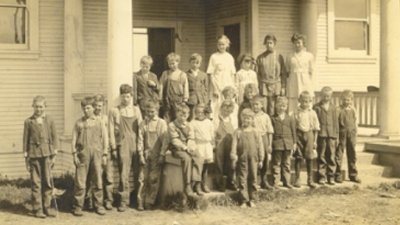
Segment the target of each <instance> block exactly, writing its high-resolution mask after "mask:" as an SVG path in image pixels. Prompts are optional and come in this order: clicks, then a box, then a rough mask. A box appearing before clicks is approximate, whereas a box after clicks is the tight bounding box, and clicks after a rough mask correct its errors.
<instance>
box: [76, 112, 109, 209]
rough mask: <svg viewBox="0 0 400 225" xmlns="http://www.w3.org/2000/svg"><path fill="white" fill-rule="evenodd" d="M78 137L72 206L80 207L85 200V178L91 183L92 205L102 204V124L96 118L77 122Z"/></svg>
mask: <svg viewBox="0 0 400 225" xmlns="http://www.w3.org/2000/svg"><path fill="white" fill-rule="evenodd" d="M78 129H79V131H78V138H77V142H76V149H77V154H78V155H77V156H78V158H79V162H80V164H79V165H77V167H76V174H75V190H74V201H75V202H74V206H75V208H82V207H83V203H84V200H85V192H86V184H87V182H86V181H87V179H88V176H89V179H90V180H91V182H90V183H91V185H93V188H92V193H93V198H94V202H93V203H94V207H95V208H99V207H101V206H102V205H103V190H102V189H103V184H102V179H101V175H102V172H103V171H102V167H101V159H102V156H103V146H102V143H103V142H102V124H101V121H100V120H97V119H91V118H89V119H87V120H86V121H84V122H82V123H80V124H78Z"/></svg>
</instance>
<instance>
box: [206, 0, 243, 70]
mask: <svg viewBox="0 0 400 225" xmlns="http://www.w3.org/2000/svg"><path fill="white" fill-rule="evenodd" d="M205 3H206V5H205V7H206V13H205V17H206V18H205V23H206V56H207V57H206V59H207V61H206V62H208V59H209V57H210V56H211V54H212V53H214V52H215V51H216V49H217V40H216V38H217V36H218V35H219V34H218V27H217V26H218V21H219V20H221V19H227V18H233V17H244V20H245V21H244V30H245V41H244V43H245V47H244V48H245V51H246V52H249V51H250V45H249V32H248V30H249V28H248V27H249V7H250V1H248V0H234V1H232V0H219V1H215V0H206V1H205Z"/></svg>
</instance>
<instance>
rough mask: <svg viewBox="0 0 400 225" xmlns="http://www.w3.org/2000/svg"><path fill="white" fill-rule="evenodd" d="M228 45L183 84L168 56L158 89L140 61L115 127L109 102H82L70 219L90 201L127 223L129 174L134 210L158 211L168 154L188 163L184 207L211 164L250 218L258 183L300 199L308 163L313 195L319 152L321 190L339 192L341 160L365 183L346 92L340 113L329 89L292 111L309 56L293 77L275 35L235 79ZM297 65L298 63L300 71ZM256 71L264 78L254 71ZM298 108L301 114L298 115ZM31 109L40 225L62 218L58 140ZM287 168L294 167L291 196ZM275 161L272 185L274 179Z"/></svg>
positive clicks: (195, 64)
mask: <svg viewBox="0 0 400 225" xmlns="http://www.w3.org/2000/svg"><path fill="white" fill-rule="evenodd" d="M292 41H293V43H294V44H295V46H297V44H298V43H297V42H301V43H300V44H301V45H303V42H304V37H303V36H301V35H300V36H299V35H297V36H296V35H294V36H293V38H292ZM229 44H230V42H229V39H228V38H227V37H226V36H224V35H222V36H221V37H219V38H218V43H217V49H218V51H217V52H216V53H214V54H213V55H212V56H211V57H210V62H209V65H208V69H207V73H205V72H202V71H201V70H200V67H201V61H202V57H201V56H200V55H199V54H196V53H195V54H193V55H192V56H191V57H190V59H189V62H190V69H189V70H188V71H187V72H183V71H182V70H180V69H179V62H180V56H179V55H178V54H175V53H170V54H169V55H168V56H167V58H166V60H167V63H168V67H169V69H168V70H166V71H164V72H163V74H162V75H161V77H160V79H159V80H158V79H157V76H156V75H155V74H153V73H152V72H151V71H150V69H151V65H152V58H151V57H150V56H144V57H142V59H141V62H140V65H141V70H140V71H139V72H138V73H135V74H134V75H133V81H132V85H130V84H122V85H121V86H120V103H119V105H118V106H116V107H111V109H110V111H109V113H108V115H104V114H103V107H104V104H105V99H104V97H103V96H101V95H96V96H94V97H85V98H84V99H83V100H82V101H81V107H82V111H83V117H82V118H80V119H78V120H77V122H76V123H75V126H74V129H73V135H72V154H73V159H74V163H75V166H76V173H75V188H74V203H73V214H74V215H76V216H82V215H83V213H82V208H83V205H84V201H85V196H86V195H87V196H89V198H90V199H93V203H92V204H93V207H94V209H95V211H96V212H97V213H98V214H100V215H104V214H105V212H106V211H105V210H106V209H107V210H111V209H112V208H113V205H116V206H117V209H118V211H121V212H123V211H125V210H126V208H127V206H128V205H129V204H130V193H131V190H130V183H129V177H130V174H131V172H132V171H133V176H134V186H135V187H134V189H135V193H136V194H137V195H136V197H137V208H138V210H144V209H151V208H153V207H154V206H155V204H156V203H157V196H158V193H159V189H160V178H161V174H162V173H161V172H162V169H163V164H164V163H165V157H166V154H171V155H172V156H173V157H176V158H178V159H180V160H181V162H182V163H181V166H182V175H183V178H182V179H183V183H184V192H185V194H186V195H188V196H191V195H194V194H197V195H200V196H201V195H204V193H208V192H210V188H209V187H208V186H207V183H206V181H207V174H208V170H209V167H210V164H212V163H215V164H216V168H218V171H219V178H220V179H219V187H220V188H221V189H225V188H229V189H233V190H237V191H239V193H240V196H241V202H240V204H241V206H242V207H246V206H250V207H253V206H254V201H253V200H254V194H255V192H256V191H257V189H258V188H259V184H258V182H257V177H258V175H260V177H261V182H260V186H261V188H265V189H273V188H277V187H278V185H279V183H280V181H281V180H282V181H283V185H284V186H285V187H287V188H293V186H295V187H300V186H301V182H300V170H301V164H302V161H303V160H304V159H305V161H306V168H307V176H308V178H307V184H308V186H310V187H311V188H315V187H316V185H315V184H314V182H313V174H312V172H313V164H312V162H313V159H314V158H315V153H314V149H316V150H317V153H318V156H317V164H318V165H317V166H318V175H319V176H318V183H319V184H321V185H324V184H325V183H326V181H327V182H328V184H334V183H335V182H337V183H341V182H342V180H343V179H342V177H341V158H342V155H343V151H344V149H345V148H347V156H348V161H349V178H350V180H351V181H355V182H361V181H360V179H359V178H358V176H357V169H356V166H355V162H356V156H355V149H354V146H355V138H356V132H357V125H356V114H355V110H354V108H353V106H352V98H353V95H352V93H351V91H347V90H346V91H344V92H343V96H342V100H343V104H342V105H341V106H340V107H339V108H338V107H337V106H335V105H333V104H332V102H331V97H332V89H331V88H329V87H324V88H323V89H322V91H321V101H320V102H319V103H317V104H316V105H315V106H314V107H313V109H312V108H311V105H312V102H313V92H311V91H309V88H305V89H304V88H302V86H301V85H300V86H299V87H296V88H297V89H299V90H297V91H300V93H299V95H298V99H296V104H293V103H290V100H291V99H290V98H291V96H289V98H288V97H286V96H285V95H286V94H287V93H289V92H291V91H289V90H290V89H291V88H292V86H289V85H286V83H287V82H286V81H287V80H290V79H294V78H292V77H293V76H300V78H299V77H298V78H296V79H301V80H304V79H303V78H301V76H305V75H304V74H299V73H300V72H301V71H300V69H299V68H297V67H296V66H303V67H304V66H305V67H307V68H308V72H307V74H308V76H309V77H308V79H309V80H312V65H311V64H309V63H311V61H312V60H310V59H311V58H312V57H311V56H310V55H308V54H306V59H304V60H303V59H299V58H301V57H302V56H299V55H298V54H295V55H294V56H293V57H294V58H293V59H292V58H289V59H290V60H292V61H293V62H294V65H291V67H290V66H285V64H284V60H283V57H282V56H281V55H280V54H278V53H277V52H276V51H275V50H274V47H275V44H276V38H275V36H274V35H267V36H266V38H265V40H264V44H265V46H266V51H265V52H264V53H262V54H261V55H260V56H259V57H258V58H257V60H254V59H253V57H252V56H251V55H249V54H245V55H242V56H241V57H239V61H240V65H241V69H240V70H239V71H238V72H237V73H236V69H235V66H234V59H233V57H232V56H231V55H230V54H229V53H228V52H227V48H228V47H229ZM304 54H305V53H304ZM290 60H289V61H290ZM296 60H297V61H296ZM299 60H300V61H301V62H302V63H299V65H295V64H296V63H298V62H299ZM307 63H308V64H307ZM254 64H255V65H256V66H255V70H256V71H257V72H256V71H254V70H253V69H252V68H253V67H254ZM289 64H291V63H290V62H289ZM290 71H291V72H290ZM299 71H300V72H299ZM302 71H304V70H302ZM287 74H289V77H288V76H287ZM291 76H292V77H291ZM307 82H308V81H307ZM307 82H306V83H305V85H309V86H312V83H310V82H312V81H310V82H308V83H307ZM286 90H287V91H286ZM297 100H298V103H299V106H297ZM160 103H161V104H160ZM290 104H293V106H295V107H292V108H290ZM288 106H289V110H288ZM33 108H34V114H33V116H31V117H30V118H28V119H27V120H26V121H25V127H24V156H25V157H26V162H27V163H26V165H27V167H29V170H30V172H31V178H32V181H33V183H32V184H33V185H32V193H33V195H32V196H33V200H34V204H33V205H34V208H33V210H34V212H35V216H36V217H39V218H44V217H46V216H55V213H54V211H52V209H51V207H50V202H49V199H51V196H50V195H51V189H52V187H53V183H52V181H51V180H52V178H51V167H52V165H53V164H54V159H55V156H56V154H57V149H58V140H57V135H56V132H55V127H54V122H53V121H52V120H51V118H50V117H49V116H48V115H47V114H45V108H46V100H45V98H44V97H42V96H37V97H35V98H34V100H33ZM289 112H290V113H289ZM142 115H143V117H142ZM337 143H338V144H337ZM269 155H272V158H271V159H270V157H269ZM291 158H294V164H295V165H294V169H295V181H294V183H293V184H292V183H291V179H290V178H291V176H290V170H291ZM269 161H271V162H272V166H271V169H272V173H273V185H270V182H269V181H268V179H267V171H268V169H269V167H270V165H269ZM113 163H114V164H117V165H118V175H119V176H118V177H119V179H120V180H119V185H118V195H119V201H118V202H115V201H114V199H113V190H114V185H115V184H113V177H114V171H113ZM259 171H260V173H258V172H259ZM41 193H42V194H43V199H42V194H41Z"/></svg>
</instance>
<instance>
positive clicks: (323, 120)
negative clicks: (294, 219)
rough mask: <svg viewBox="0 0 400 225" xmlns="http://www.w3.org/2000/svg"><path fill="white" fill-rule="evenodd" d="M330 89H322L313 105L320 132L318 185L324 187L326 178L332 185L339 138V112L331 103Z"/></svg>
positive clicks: (318, 140) (318, 143)
mask: <svg viewBox="0 0 400 225" xmlns="http://www.w3.org/2000/svg"><path fill="white" fill-rule="evenodd" d="M332 92H333V91H332V88H331V87H323V88H322V90H321V101H319V102H318V103H317V104H316V105H314V110H315V112H316V113H317V116H318V121H319V124H320V130H319V132H318V138H317V153H318V160H317V164H318V175H319V180H318V183H319V184H321V185H324V184H325V182H326V178H327V177H328V184H330V185H334V184H335V181H334V175H335V172H336V162H335V151H336V140H337V138H338V136H339V120H338V116H339V112H338V110H337V107H336V106H335V105H334V104H333V103H332V101H331V99H332Z"/></svg>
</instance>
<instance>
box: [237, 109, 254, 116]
mask: <svg viewBox="0 0 400 225" xmlns="http://www.w3.org/2000/svg"><path fill="white" fill-rule="evenodd" d="M254 115H255V113H254V112H253V110H251V109H249V108H246V109H243V111H242V112H241V113H240V118H244V117H252V118H254Z"/></svg>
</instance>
